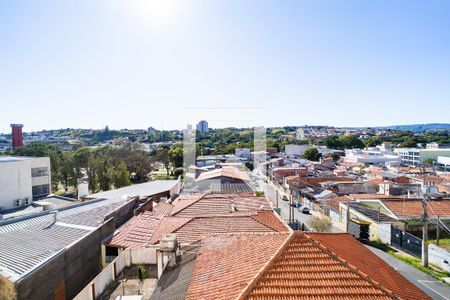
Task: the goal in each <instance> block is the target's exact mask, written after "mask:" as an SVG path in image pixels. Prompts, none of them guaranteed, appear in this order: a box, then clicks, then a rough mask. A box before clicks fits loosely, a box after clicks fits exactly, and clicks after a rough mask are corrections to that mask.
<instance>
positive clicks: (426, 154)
mask: <svg viewBox="0 0 450 300" xmlns="http://www.w3.org/2000/svg"><path fill="white" fill-rule="evenodd" d="M394 153H397V155H398V156H400V158H401V162H402V163H403V164H405V165H413V166H416V165H418V164H420V163H423V162H425V161H426V160H428V159H432V160H434V161H436V160H437V159H438V157H439V156H440V157H450V148H435V147H434V146H433V147H431V148H427V149H419V148H395V149H394Z"/></svg>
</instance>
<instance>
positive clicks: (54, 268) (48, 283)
mask: <svg viewBox="0 0 450 300" xmlns="http://www.w3.org/2000/svg"><path fill="white" fill-rule="evenodd" d="M101 240H102V236H101V229H100V228H99V229H97V230H95V231H93V232H92V233H90V234H89V235H87V236H86V237H85V238H83V239H82V240H80V241H79V242H77V243H76V244H74V245H73V246H72V247H70V248H68V249H66V250H65V251H62V252H61V253H59V254H58V255H56V256H55V257H53V258H52V259H51V260H49V261H48V262H47V263H45V264H43V265H42V266H41V267H39V268H37V269H36V270H34V271H33V272H31V273H30V274H28V275H27V276H26V277H24V278H22V279H21V280H20V281H18V282H17V291H18V299H53V298H54V295H55V292H56V291H57V290H58V287H59V286H60V285H61V284H64V285H65V297H66V299H71V298H72V297H73V296H75V295H76V294H77V293H78V292H79V291H80V290H81V289H82V288H83V287H84V286H85V285H86V284H87V283H88V282H89V281H90V280H91V279H92V278H93V277H94V276H95V275H96V274H98V273H99V272H100V271H101V250H100V243H101Z"/></svg>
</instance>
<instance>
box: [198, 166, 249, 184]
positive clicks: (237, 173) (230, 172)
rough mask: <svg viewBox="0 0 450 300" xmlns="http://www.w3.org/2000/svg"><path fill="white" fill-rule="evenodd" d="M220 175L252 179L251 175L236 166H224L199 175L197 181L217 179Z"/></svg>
mask: <svg viewBox="0 0 450 300" xmlns="http://www.w3.org/2000/svg"><path fill="white" fill-rule="evenodd" d="M219 177H229V178H234V179H238V180H242V181H250V177H249V176H248V174H247V173H246V172H244V171H241V170H239V169H237V168H235V167H223V168H220V169H214V170H212V171H208V172H204V173H202V174H200V175H199V176H198V178H197V181H203V180H208V179H215V178H219Z"/></svg>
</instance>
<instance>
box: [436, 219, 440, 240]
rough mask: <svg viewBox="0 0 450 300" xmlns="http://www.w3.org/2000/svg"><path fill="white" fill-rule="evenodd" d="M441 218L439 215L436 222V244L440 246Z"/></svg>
mask: <svg viewBox="0 0 450 300" xmlns="http://www.w3.org/2000/svg"><path fill="white" fill-rule="evenodd" d="M440 221H441V220H440V219H439V217H437V224H436V245H437V246H439V238H440V228H439V222H440Z"/></svg>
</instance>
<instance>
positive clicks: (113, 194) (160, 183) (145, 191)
mask: <svg viewBox="0 0 450 300" xmlns="http://www.w3.org/2000/svg"><path fill="white" fill-rule="evenodd" d="M176 183H177V180H155V181H150V182H145V183H140V184H134V185H130V186H127V187H123V188H120V189H115V190H110V191H106V192H100V193H96V194H91V195H88V196H86V198H105V199H108V198H117V197H122V196H125V195H126V196H130V197H134V196H139V197H147V196H152V195H156V194H159V193H163V192H166V191H169V190H170V189H171V188H172V187H173V186H174V185H175V184H176Z"/></svg>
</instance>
